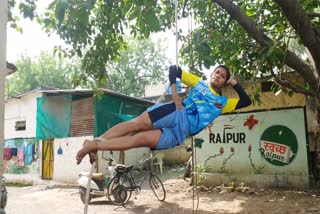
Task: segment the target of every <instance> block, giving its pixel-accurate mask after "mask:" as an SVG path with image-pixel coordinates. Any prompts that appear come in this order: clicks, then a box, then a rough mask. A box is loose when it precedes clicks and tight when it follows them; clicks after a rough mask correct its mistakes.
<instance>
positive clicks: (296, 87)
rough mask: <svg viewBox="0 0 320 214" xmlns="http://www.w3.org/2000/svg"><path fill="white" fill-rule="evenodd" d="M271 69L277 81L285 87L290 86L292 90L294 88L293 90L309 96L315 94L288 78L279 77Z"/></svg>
mask: <svg viewBox="0 0 320 214" xmlns="http://www.w3.org/2000/svg"><path fill="white" fill-rule="evenodd" d="M270 70H271V74H272V76H273V77H274V79H275V82H276V83H277V84H278V85H280V86H281V87H284V88H288V89H290V90H292V91H293V92H295V93H300V94H305V95H307V96H315V93H312V92H310V91H307V90H305V89H303V88H301V87H299V86H297V85H294V84H292V83H290V82H289V81H288V80H284V79H281V78H279V77H278V76H277V75H276V74H275V73H274V71H273V70H272V69H270Z"/></svg>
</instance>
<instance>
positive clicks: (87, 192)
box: [84, 161, 97, 214]
mask: <svg viewBox="0 0 320 214" xmlns="http://www.w3.org/2000/svg"><path fill="white" fill-rule="evenodd" d="M96 166H97V162H96V161H95V162H93V164H92V166H91V169H90V173H89V177H88V183H87V191H86V200H85V204H84V214H87V213H88V204H89V194H90V184H91V179H92V173H93V169H94V168H96Z"/></svg>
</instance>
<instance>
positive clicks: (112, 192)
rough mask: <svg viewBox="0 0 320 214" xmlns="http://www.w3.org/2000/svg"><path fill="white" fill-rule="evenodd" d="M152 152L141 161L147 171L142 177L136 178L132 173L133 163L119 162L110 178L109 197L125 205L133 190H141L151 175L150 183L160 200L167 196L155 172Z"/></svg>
mask: <svg viewBox="0 0 320 214" xmlns="http://www.w3.org/2000/svg"><path fill="white" fill-rule="evenodd" d="M152 157H153V156H152V154H150V155H149V157H147V158H146V159H144V160H142V161H141V162H140V163H141V165H142V166H145V168H146V169H145V171H144V173H143V175H142V176H141V177H140V178H135V177H134V176H133V174H132V169H133V165H130V166H125V165H121V164H117V165H116V167H115V175H114V176H113V178H112V179H111V180H110V183H109V187H108V198H109V200H110V201H111V202H112V203H114V204H116V205H124V204H125V203H126V202H128V201H129V199H130V197H131V195H132V192H133V191H134V192H135V193H136V194H139V193H140V192H141V186H142V185H143V183H144V181H145V180H146V179H147V177H149V185H150V187H151V189H152V191H153V193H154V195H155V196H156V197H157V199H158V200H159V201H164V200H165V198H166V190H165V188H164V186H163V183H162V182H161V180H160V178H159V177H158V176H157V175H156V174H155V173H154V172H153V163H152Z"/></svg>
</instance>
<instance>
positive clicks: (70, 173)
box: [53, 136, 150, 184]
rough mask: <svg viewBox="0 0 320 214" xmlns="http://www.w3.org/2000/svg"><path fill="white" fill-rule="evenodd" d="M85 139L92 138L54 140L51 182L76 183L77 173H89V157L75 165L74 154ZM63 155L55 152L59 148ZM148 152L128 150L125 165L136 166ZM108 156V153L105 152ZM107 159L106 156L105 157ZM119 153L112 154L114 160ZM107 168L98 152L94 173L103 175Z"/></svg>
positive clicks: (148, 150)
mask: <svg viewBox="0 0 320 214" xmlns="http://www.w3.org/2000/svg"><path fill="white" fill-rule="evenodd" d="M85 139H93V136H85V137H72V138H63V139H55V140H54V164H53V165H54V169H53V180H55V181H59V182H66V183H73V184H74V183H76V182H77V180H78V176H79V173H81V172H89V171H90V169H91V164H90V162H89V156H88V155H86V156H85V158H84V159H83V160H82V162H81V163H80V165H77V163H76V154H77V152H78V151H79V149H81V148H82V145H83V142H84V140H85ZM60 146H61V149H62V151H63V153H62V154H61V155H58V153H57V151H58V149H59V147H60ZM149 152H150V149H149V148H138V149H130V150H127V151H126V152H125V164H126V165H130V164H136V163H137V162H138V160H141V159H142V158H143V156H145V155H146V154H148V153H149ZM106 154H109V152H106ZM105 157H107V155H106V156H105ZM118 157H119V152H114V158H115V159H116V161H118ZM106 167H107V161H106V160H104V159H102V158H101V152H99V160H98V169H99V170H95V171H94V172H101V173H105V172H106V171H105V169H106Z"/></svg>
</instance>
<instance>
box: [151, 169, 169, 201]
mask: <svg viewBox="0 0 320 214" xmlns="http://www.w3.org/2000/svg"><path fill="white" fill-rule="evenodd" d="M149 184H150V187H151V189H152V191H153V193H154V195H155V196H156V197H157V198H158V200H159V201H164V200H165V199H166V190H165V189H164V186H163V184H162V182H161V180H160V178H158V176H156V175H150V177H149Z"/></svg>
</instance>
